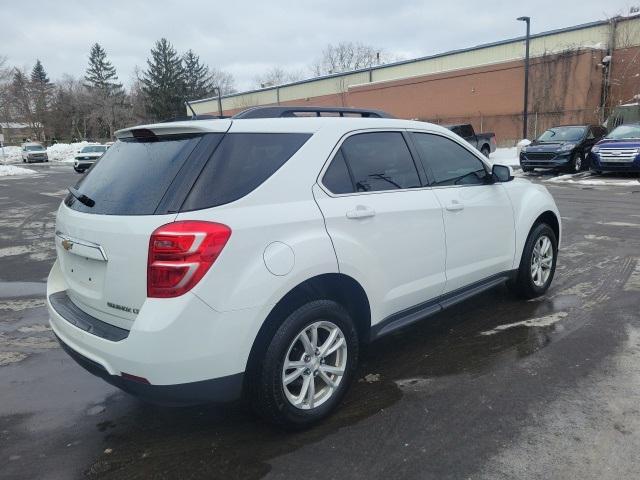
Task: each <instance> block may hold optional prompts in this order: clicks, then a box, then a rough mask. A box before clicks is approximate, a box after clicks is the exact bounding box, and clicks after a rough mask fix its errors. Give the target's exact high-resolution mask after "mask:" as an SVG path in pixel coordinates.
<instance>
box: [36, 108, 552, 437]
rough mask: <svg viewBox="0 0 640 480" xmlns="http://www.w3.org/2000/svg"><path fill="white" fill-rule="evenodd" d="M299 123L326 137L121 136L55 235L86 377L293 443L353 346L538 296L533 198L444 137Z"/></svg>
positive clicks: (372, 124) (346, 122)
mask: <svg viewBox="0 0 640 480" xmlns="http://www.w3.org/2000/svg"><path fill="white" fill-rule="evenodd" d="M297 110H301V111H302V113H303V114H309V111H308V110H312V111H314V112H315V111H317V112H316V113H317V116H318V117H319V118H255V117H265V116H270V115H271V116H276V117H282V116H287V115H293V113H291V112H290V111H289V110H287V109H285V108H280V109H276V108H271V109H252V110H250V111H247V112H246V113H244V114H240V115H239V116H236V117H234V118H232V119H218V120H195V121H186V122H173V123H161V124H157V125H148V126H142V127H134V128H129V129H126V130H121V131H119V132H117V137H118V141H117V142H116V143H115V144H114V145H113V146H112V147H111V148H110V149H109V150H108V151H107V152H106V153H105V154H104V156H103V157H102V159H101V160H100V162H98V163H97V164H96V165H95V166H94V167H93V169H92V170H91V171H90V172H89V173H88V175H86V176H85V177H83V178H82V179H81V180H80V181H79V182H78V184H77V186H76V187H75V188H71V189H70V192H71V193H70V194H69V195H68V196H67V198H66V199H65V200H64V202H63V204H62V205H60V208H59V210H58V214H57V220H56V248H57V254H58V259H57V261H56V262H55V264H54V266H53V269H52V271H51V273H50V275H49V279H48V284H47V299H48V307H49V313H50V317H51V326H52V328H53V331H54V332H55V334H56V335H57V337H58V339H59V340H60V343H61V344H62V346H63V347H64V348H65V350H66V351H67V352H68V353H69V354H70V355H71V356H72V357H74V358H75V359H76V360H77V361H78V362H79V363H80V364H81V365H83V366H84V367H85V368H87V369H88V370H90V371H91V372H92V373H95V374H96V375H99V376H101V377H102V378H104V379H105V380H107V381H108V382H110V383H112V384H114V385H117V386H118V387H120V388H122V389H123V390H125V391H127V392H130V393H133V394H135V395H138V396H139V397H142V398H144V399H147V400H149V401H154V402H159V403H163V404H176V405H178V404H190V403H191V404H194V403H204V402H209V401H213V402H224V401H230V400H234V399H237V398H239V397H241V395H243V394H244V396H245V397H246V398H248V399H249V400H250V401H251V402H252V403H253V405H254V406H255V408H256V409H257V410H258V411H259V412H260V413H261V414H263V415H264V416H265V417H266V418H268V419H270V420H271V421H274V422H276V423H278V424H280V425H283V426H287V427H294V428H295V427H304V426H306V425H309V424H311V423H313V422H315V421H317V420H319V419H320V418H322V417H324V416H326V415H327V414H329V412H331V411H332V410H333V409H334V408H335V407H336V405H337V404H338V403H339V402H340V399H341V398H342V397H343V396H344V394H345V392H346V390H347V388H348V386H349V384H350V383H351V381H352V380H353V377H354V375H355V371H356V365H357V361H358V352H359V349H360V347H361V345H363V344H364V343H367V342H370V341H372V340H375V339H377V338H379V337H381V336H382V335H385V334H388V333H390V332H392V331H395V330H396V329H398V328H402V327H405V326H407V325H409V324H411V323H413V322H415V321H417V320H420V319H422V318H424V317H427V316H428V315H430V314H433V313H436V312H439V311H441V310H443V309H445V308H447V307H449V306H450V305H453V304H455V303H457V302H459V301H461V300H464V299H466V298H468V297H470V296H471V295H475V294H477V293H480V292H482V291H485V290H486V289H488V288H491V287H493V286H496V285H498V284H500V283H503V282H505V281H506V282H508V283H509V285H510V286H511V287H512V288H513V289H514V290H515V291H516V292H517V293H519V294H520V295H521V296H523V297H525V298H531V297H535V296H538V295H541V294H543V293H544V292H545V291H546V290H547V288H548V287H549V284H550V283H551V280H552V279H553V274H554V270H555V265H556V257H557V249H558V242H559V239H560V215H559V213H558V209H557V208H556V205H555V203H554V201H553V198H552V197H551V195H550V194H549V193H548V192H547V190H546V189H545V188H544V187H542V186H540V185H534V184H532V183H530V182H529V181H527V180H524V179H514V178H513V176H512V175H511V171H510V169H509V167H505V166H499V165H494V166H493V167H492V165H491V164H490V163H489V161H488V160H487V159H486V158H485V157H484V156H483V155H482V154H481V153H480V152H478V151H477V150H475V149H473V148H472V147H471V146H470V145H469V144H467V143H466V142H464V141H463V140H461V139H460V138H459V137H457V136H456V135H454V134H453V133H451V132H450V131H449V130H446V129H444V128H441V127H439V126H437V125H432V124H429V123H422V122H414V121H406V120H396V119H391V118H384V115H382V114H378V113H376V112H358V111H351V110H347V109H304V108H300V109H297ZM325 110H330V111H327V112H325ZM324 114H335V115H339V118H323V115H324ZM356 115H360V116H359V117H358V116H356ZM252 117H253V118H252ZM347 117H349V118H347Z"/></svg>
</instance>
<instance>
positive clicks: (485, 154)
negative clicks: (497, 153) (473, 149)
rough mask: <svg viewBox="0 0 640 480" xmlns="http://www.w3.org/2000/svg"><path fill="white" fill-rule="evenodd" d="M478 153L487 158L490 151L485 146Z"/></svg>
mask: <svg viewBox="0 0 640 480" xmlns="http://www.w3.org/2000/svg"><path fill="white" fill-rule="evenodd" d="M480 153H482V154H483V155H484V156H485V157H487V158H489V155H491V149H490V148H489V147H487V146H486V145H483V146H482V148H481V149H480Z"/></svg>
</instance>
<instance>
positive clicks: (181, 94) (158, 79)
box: [140, 38, 185, 120]
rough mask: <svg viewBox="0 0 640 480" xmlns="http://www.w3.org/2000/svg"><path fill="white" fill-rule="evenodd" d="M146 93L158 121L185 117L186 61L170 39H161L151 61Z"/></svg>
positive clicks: (144, 81)
mask: <svg viewBox="0 0 640 480" xmlns="http://www.w3.org/2000/svg"><path fill="white" fill-rule="evenodd" d="M140 80H141V81H142V90H143V92H144V94H145V97H146V101H147V105H148V110H149V113H150V114H151V115H152V116H153V117H155V119H156V120H163V119H168V118H172V117H176V116H184V114H185V107H184V100H185V83H184V68H183V65H182V58H181V57H180V56H179V55H178V53H177V52H176V50H175V49H174V48H173V46H172V45H171V43H169V41H168V40H167V39H166V38H162V39H160V40H158V41H157V42H156V44H155V46H154V47H153V48H152V49H151V58H150V59H147V70H146V71H144V72H143V74H142V78H141V79H140Z"/></svg>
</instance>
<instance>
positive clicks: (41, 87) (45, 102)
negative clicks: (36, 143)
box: [29, 60, 53, 137]
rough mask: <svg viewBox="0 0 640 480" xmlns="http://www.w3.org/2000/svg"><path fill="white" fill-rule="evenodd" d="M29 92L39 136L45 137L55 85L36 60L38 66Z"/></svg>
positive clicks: (35, 68)
mask: <svg viewBox="0 0 640 480" xmlns="http://www.w3.org/2000/svg"><path fill="white" fill-rule="evenodd" d="M29 90H30V94H31V95H30V98H31V103H32V104H33V114H34V127H35V130H36V131H37V134H38V136H40V137H43V136H44V134H45V133H46V131H47V129H46V128H45V127H46V124H47V117H48V114H49V106H50V100H51V93H52V91H53V84H52V83H51V82H50V81H49V77H48V76H47V72H46V71H45V70H44V67H43V66H42V62H40V60H36V64H35V65H34V66H33V69H32V70H31V82H29Z"/></svg>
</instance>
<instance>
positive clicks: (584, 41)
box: [188, 16, 640, 145]
mask: <svg viewBox="0 0 640 480" xmlns="http://www.w3.org/2000/svg"><path fill="white" fill-rule="evenodd" d="M523 57H524V38H523V37H520V38H514V39H508V40H502V41H498V42H494V43H490V44H484V45H479V46H476V47H471V48H467V49H462V50H455V51H451V52H446V53H441V54H437V55H431V56H428V57H422V58H416V59H412V60H405V61H401V62H395V63H392V64H387V65H381V66H378V67H373V68H368V69H362V70H357V71H353V72H345V73H340V74H334V75H328V76H324V77H318V78H312V79H308V80H302V81H298V82H293V83H288V84H284V85H278V86H273V87H268V88H263V89H259V90H252V91H248V92H240V93H235V94H232V95H226V96H223V98H222V106H223V110H224V113H225V114H227V115H230V114H233V113H236V112H238V111H240V110H243V109H245V108H248V107H251V106H255V105H321V106H349V107H366V108H379V109H383V110H386V111H388V112H390V113H391V114H393V115H395V116H397V117H400V118H415V119H420V120H427V121H432V122H436V123H458V122H470V123H473V125H474V127H475V128H476V129H477V130H480V131H494V132H495V133H496V135H497V138H498V142H499V143H500V144H502V145H508V144H513V143H514V142H515V141H517V139H519V137H520V136H521V135H522V132H521V129H522V92H523V88H524V87H523V83H524V61H523V60H524V59H523ZM529 80H530V83H529V84H530V101H529V105H530V106H529V115H530V116H529V118H530V122H529V137H533V136H536V135H537V134H539V133H540V132H541V131H542V130H544V129H545V128H547V127H549V126H551V125H553V124H563V123H574V122H579V123H582V122H602V121H603V120H604V119H605V118H606V116H607V114H608V112H609V111H610V109H611V108H612V107H613V106H615V105H618V104H621V103H625V102H628V101H630V100H632V99H634V98H636V96H637V95H639V94H640V16H632V17H617V18H614V19H611V20H604V21H598V22H592V23H588V24H583V25H576V26H573V27H567V28H563V29H558V30H553V31H548V32H543V33H538V34H534V35H532V36H531V70H530V77H529ZM192 105H193V107H194V109H195V111H196V112H197V113H214V114H215V113H217V108H218V106H217V99H216V98H209V99H200V100H195V101H193V102H192ZM188 113H189V112H188Z"/></svg>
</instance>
